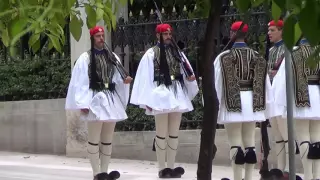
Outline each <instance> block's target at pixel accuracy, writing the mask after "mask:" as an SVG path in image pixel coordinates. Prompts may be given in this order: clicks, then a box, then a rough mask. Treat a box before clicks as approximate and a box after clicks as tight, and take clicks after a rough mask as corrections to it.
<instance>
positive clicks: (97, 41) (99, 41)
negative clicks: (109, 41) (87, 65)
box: [93, 32, 104, 49]
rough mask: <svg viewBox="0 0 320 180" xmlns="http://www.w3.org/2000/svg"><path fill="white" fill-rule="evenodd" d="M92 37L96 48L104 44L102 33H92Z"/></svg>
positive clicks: (100, 47)
mask: <svg viewBox="0 0 320 180" xmlns="http://www.w3.org/2000/svg"><path fill="white" fill-rule="evenodd" d="M93 39H94V46H95V47H96V48H98V49H102V48H103V46H104V33H103V32H98V33H96V34H95V35H93Z"/></svg>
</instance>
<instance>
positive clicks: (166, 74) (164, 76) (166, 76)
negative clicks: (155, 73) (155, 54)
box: [159, 33, 172, 86]
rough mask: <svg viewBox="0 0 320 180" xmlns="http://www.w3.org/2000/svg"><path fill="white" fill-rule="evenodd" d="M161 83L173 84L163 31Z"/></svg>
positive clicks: (161, 42) (161, 41) (161, 38)
mask: <svg viewBox="0 0 320 180" xmlns="http://www.w3.org/2000/svg"><path fill="white" fill-rule="evenodd" d="M159 78H160V84H165V85H166V86H170V85H172V81H171V77H170V70H169V65H168V62H167V57H166V51H165V47H164V42H163V36H162V33H161V34H160V77H159Z"/></svg>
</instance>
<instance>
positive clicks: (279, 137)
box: [270, 117, 289, 172]
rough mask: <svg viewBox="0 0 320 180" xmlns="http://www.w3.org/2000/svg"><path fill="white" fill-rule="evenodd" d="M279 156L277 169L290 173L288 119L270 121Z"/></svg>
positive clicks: (276, 118)
mask: <svg viewBox="0 0 320 180" xmlns="http://www.w3.org/2000/svg"><path fill="white" fill-rule="evenodd" d="M270 124H271V129H272V134H273V137H274V140H275V142H276V144H275V151H276V155H277V161H278V162H277V167H278V169H280V170H281V171H287V172H289V144H288V125H287V119H283V118H280V117H275V118H272V119H271V120H270Z"/></svg>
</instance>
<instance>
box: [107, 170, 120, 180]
mask: <svg viewBox="0 0 320 180" xmlns="http://www.w3.org/2000/svg"><path fill="white" fill-rule="evenodd" d="M109 177H110V178H112V179H111V180H116V179H119V178H120V173H119V172H118V171H111V172H110V173H109Z"/></svg>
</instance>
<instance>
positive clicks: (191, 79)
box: [187, 75, 196, 81]
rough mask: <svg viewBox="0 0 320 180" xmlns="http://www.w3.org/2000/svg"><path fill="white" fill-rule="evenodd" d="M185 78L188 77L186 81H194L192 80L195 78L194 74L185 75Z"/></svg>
mask: <svg viewBox="0 0 320 180" xmlns="http://www.w3.org/2000/svg"><path fill="white" fill-rule="evenodd" d="M187 79H188V81H194V80H196V76H195V75H192V76H189V77H187Z"/></svg>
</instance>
